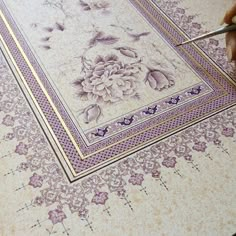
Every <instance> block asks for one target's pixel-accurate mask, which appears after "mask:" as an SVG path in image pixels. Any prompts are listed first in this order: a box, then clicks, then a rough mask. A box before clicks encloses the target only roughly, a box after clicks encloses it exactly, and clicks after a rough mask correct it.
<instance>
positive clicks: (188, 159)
mask: <svg viewBox="0 0 236 236" xmlns="http://www.w3.org/2000/svg"><path fill="white" fill-rule="evenodd" d="M192 157H193V156H192V155H190V154H188V155H185V156H184V159H185V160H186V161H191V160H192Z"/></svg>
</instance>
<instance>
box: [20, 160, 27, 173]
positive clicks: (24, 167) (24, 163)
mask: <svg viewBox="0 0 236 236" xmlns="http://www.w3.org/2000/svg"><path fill="white" fill-rule="evenodd" d="M28 168H29V165H28V163H26V162H22V163H20V165H19V170H21V171H26V170H27V169H28Z"/></svg>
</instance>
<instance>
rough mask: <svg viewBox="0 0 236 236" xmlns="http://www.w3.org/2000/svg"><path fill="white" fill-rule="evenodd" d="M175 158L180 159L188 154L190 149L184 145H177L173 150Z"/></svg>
mask: <svg viewBox="0 0 236 236" xmlns="http://www.w3.org/2000/svg"><path fill="white" fill-rule="evenodd" d="M174 152H175V154H176V156H177V157H182V156H184V155H186V154H188V153H189V152H190V149H189V148H188V147H187V146H186V145H185V144H179V145H177V147H176V148H175V150H174Z"/></svg>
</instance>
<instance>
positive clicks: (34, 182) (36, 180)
mask: <svg viewBox="0 0 236 236" xmlns="http://www.w3.org/2000/svg"><path fill="white" fill-rule="evenodd" d="M29 185H31V186H33V187H34V188H40V187H42V185H43V177H42V176H40V175H38V174H36V173H34V174H33V176H31V177H30V181H29Z"/></svg>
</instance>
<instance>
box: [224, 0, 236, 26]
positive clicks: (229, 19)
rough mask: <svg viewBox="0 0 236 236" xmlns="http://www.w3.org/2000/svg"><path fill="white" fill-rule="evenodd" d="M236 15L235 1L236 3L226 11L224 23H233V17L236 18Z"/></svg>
mask: <svg viewBox="0 0 236 236" xmlns="http://www.w3.org/2000/svg"><path fill="white" fill-rule="evenodd" d="M234 16H236V3H234V5H233V6H232V7H231V8H230V9H229V10H228V11H227V12H226V13H225V16H224V19H223V21H224V23H226V24H232V23H233V22H232V19H233V18H234ZM234 20H236V19H234Z"/></svg>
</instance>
